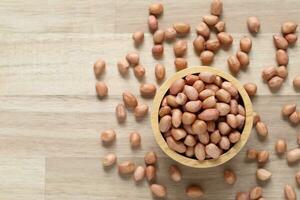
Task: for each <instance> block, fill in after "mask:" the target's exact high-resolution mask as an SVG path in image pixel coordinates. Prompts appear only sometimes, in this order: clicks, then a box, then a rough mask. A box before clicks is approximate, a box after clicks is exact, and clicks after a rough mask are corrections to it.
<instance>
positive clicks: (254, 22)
mask: <svg viewBox="0 0 300 200" xmlns="http://www.w3.org/2000/svg"><path fill="white" fill-rule="evenodd" d="M247 26H248V30H249V31H250V32H251V33H258V31H259V29H260V22H259V19H258V18H257V17H249V18H248V20H247Z"/></svg>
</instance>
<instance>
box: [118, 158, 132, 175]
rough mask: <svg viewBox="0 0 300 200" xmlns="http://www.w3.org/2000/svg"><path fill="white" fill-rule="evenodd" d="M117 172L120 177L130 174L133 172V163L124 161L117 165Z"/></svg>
mask: <svg viewBox="0 0 300 200" xmlns="http://www.w3.org/2000/svg"><path fill="white" fill-rule="evenodd" d="M118 170H119V173H120V174H121V175H127V174H132V173H133V172H134V170H135V163H134V162H131V161H124V162H122V163H120V164H119V166H118Z"/></svg>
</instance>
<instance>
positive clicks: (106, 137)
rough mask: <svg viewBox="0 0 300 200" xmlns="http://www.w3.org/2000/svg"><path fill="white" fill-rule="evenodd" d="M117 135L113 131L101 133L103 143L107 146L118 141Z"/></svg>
mask: <svg viewBox="0 0 300 200" xmlns="http://www.w3.org/2000/svg"><path fill="white" fill-rule="evenodd" d="M116 137H117V134H116V132H115V131H114V130H113V129H108V130H105V131H103V132H102V133H101V141H102V142H103V143H105V144H109V143H112V142H114V141H115V140H116Z"/></svg>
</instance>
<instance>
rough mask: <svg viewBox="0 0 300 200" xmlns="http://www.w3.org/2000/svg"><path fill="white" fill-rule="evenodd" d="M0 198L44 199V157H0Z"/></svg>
mask: <svg viewBox="0 0 300 200" xmlns="http://www.w3.org/2000/svg"><path fill="white" fill-rule="evenodd" d="M0 178H1V183H0V199H11V200H24V199H34V200H43V199H44V188H45V159H44V158H22V157H18V158H11V157H4V156H1V157H0Z"/></svg>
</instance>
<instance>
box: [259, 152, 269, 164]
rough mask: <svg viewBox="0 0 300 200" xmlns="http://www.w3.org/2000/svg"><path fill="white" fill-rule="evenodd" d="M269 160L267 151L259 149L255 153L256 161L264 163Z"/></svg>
mask: <svg viewBox="0 0 300 200" xmlns="http://www.w3.org/2000/svg"><path fill="white" fill-rule="evenodd" d="M268 160H269V152H267V151H260V152H258V154H257V162H258V163H260V164H265V163H266V162H268Z"/></svg>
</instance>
